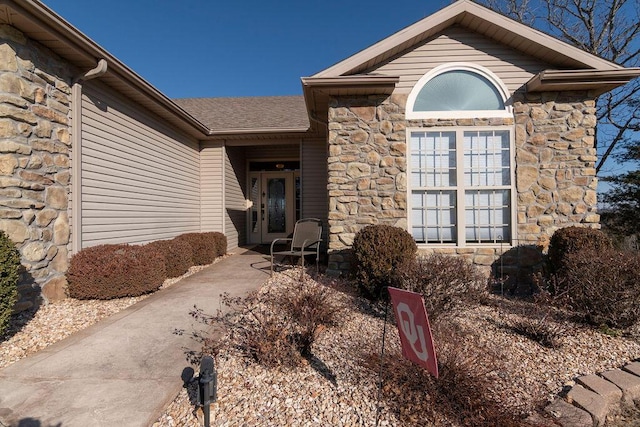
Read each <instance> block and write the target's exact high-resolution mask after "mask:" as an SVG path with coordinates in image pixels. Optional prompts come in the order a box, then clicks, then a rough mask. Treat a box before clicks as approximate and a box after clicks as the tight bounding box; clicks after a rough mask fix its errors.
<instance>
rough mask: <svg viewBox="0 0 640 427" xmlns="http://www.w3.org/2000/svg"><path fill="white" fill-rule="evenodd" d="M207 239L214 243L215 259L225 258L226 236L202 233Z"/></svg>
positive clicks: (215, 232)
mask: <svg viewBox="0 0 640 427" xmlns="http://www.w3.org/2000/svg"><path fill="white" fill-rule="evenodd" d="M202 234H204V235H205V236H206V238H207V239H211V240H213V241H214V243H215V247H216V255H215V256H216V257H221V256H225V255H226V254H227V236H225V235H224V234H222V233H219V232H217V231H211V232H207V233H202Z"/></svg>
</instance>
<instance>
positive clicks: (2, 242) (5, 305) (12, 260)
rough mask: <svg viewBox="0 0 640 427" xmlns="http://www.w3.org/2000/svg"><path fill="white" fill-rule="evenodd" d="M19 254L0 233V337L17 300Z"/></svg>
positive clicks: (2, 233)
mask: <svg viewBox="0 0 640 427" xmlns="http://www.w3.org/2000/svg"><path fill="white" fill-rule="evenodd" d="M19 271H20V253H19V252H18V249H16V246H15V245H14V243H13V242H12V241H11V239H9V237H8V236H7V235H6V234H5V232H4V231H0V336H1V335H2V334H3V333H4V332H5V330H6V328H7V326H8V324H9V318H10V317H11V314H12V313H13V306H14V304H15V303H16V300H17V299H18V277H19Z"/></svg>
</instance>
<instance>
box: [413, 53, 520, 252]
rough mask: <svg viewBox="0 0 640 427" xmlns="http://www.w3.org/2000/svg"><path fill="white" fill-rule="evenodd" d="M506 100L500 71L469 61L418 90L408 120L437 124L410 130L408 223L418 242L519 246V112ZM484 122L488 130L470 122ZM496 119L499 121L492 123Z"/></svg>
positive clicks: (438, 72)
mask: <svg viewBox="0 0 640 427" xmlns="http://www.w3.org/2000/svg"><path fill="white" fill-rule="evenodd" d="M508 99H509V95H508V91H507V89H506V87H505V86H504V85H503V84H502V82H501V81H500V79H499V78H498V77H497V76H496V75H495V74H493V73H492V72H491V71H489V70H488V69H486V68H484V67H481V66H478V65H475V64H469V63H450V64H443V65H441V66H438V67H436V68H434V69H433V70H431V71H430V72H428V73H427V74H425V75H424V76H422V78H421V79H420V80H419V81H418V82H417V83H416V85H415V86H414V88H413V90H412V91H411V93H410V94H409V97H408V99H407V111H406V117H407V119H408V120H423V119H429V120H430V122H431V123H430V124H429V126H428V127H423V128H408V129H407V140H408V141H407V143H408V144H407V145H408V147H409V148H408V150H409V152H408V157H409V172H408V173H409V194H408V197H409V210H410V213H409V226H410V230H411V233H412V235H413V237H414V239H415V240H416V242H417V243H425V244H451V245H455V246H466V245H472V244H483V243H486V244H497V243H503V242H504V243H508V244H509V243H511V242H512V241H513V239H514V235H513V234H514V232H513V230H514V212H515V211H514V200H513V199H514V185H513V176H514V175H513V168H514V165H513V157H514V153H513V144H512V140H513V135H512V133H513V126H508V124H509V122H511V123H513V121H512V119H513V113H512V110H511V107H510V106H509V104H508ZM478 118H480V119H482V120H480V121H479V123H482V125H477V126H472V125H470V124H475V123H476V122H478V121H477V120H476V119H478ZM492 118H496V119H498V120H496V121H497V122H499V123H501V124H500V125H496V126H491V125H488V124H489V123H491V120H490V119H492ZM460 119H464V120H463V121H462V122H460V121H459V120H460ZM438 120H445V121H446V122H447V124H446V127H438ZM434 121H435V123H434ZM452 122H453V123H452ZM470 122H471V123H470ZM432 123H433V124H432ZM462 123H464V125H462ZM456 124H458V126H456ZM505 124H507V125H505ZM431 126H433V127H431Z"/></svg>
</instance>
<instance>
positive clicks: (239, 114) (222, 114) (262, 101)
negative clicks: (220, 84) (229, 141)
mask: <svg viewBox="0 0 640 427" xmlns="http://www.w3.org/2000/svg"><path fill="white" fill-rule="evenodd" d="M173 101H174V102H175V103H176V104H178V105H179V106H180V107H182V108H183V109H185V110H186V111H187V112H188V113H190V114H191V115H192V116H194V117H195V118H196V119H198V121H200V122H201V123H203V124H204V125H205V126H207V127H208V128H210V129H211V130H214V131H222V130H236V129H248V130H250V129H269V128H273V129H282V128H284V129H300V128H302V129H306V128H308V127H309V117H308V115H307V108H306V106H305V102H304V97H303V96H302V95H298V96H256V97H246V98H181V99H174V100H173Z"/></svg>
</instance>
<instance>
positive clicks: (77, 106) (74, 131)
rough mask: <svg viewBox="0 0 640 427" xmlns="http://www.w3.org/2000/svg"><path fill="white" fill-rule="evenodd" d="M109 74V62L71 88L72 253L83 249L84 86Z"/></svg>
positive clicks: (85, 75)
mask: <svg viewBox="0 0 640 427" xmlns="http://www.w3.org/2000/svg"><path fill="white" fill-rule="evenodd" d="M106 72H107V61H106V60H105V59H101V60H100V61H98V65H97V66H96V67H95V68H93V69H91V70H89V71H87V72H86V73H84V74H81V75H79V76H78V77H76V78H75V79H74V81H73V86H71V154H72V159H71V189H72V191H73V201H72V203H71V215H72V221H71V253H72V254H75V253H77V252H79V251H80V250H81V249H82V84H83V83H84V82H86V81H87V80H91V79H95V78H98V77H100V76H103V75H104V74H105V73H106Z"/></svg>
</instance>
